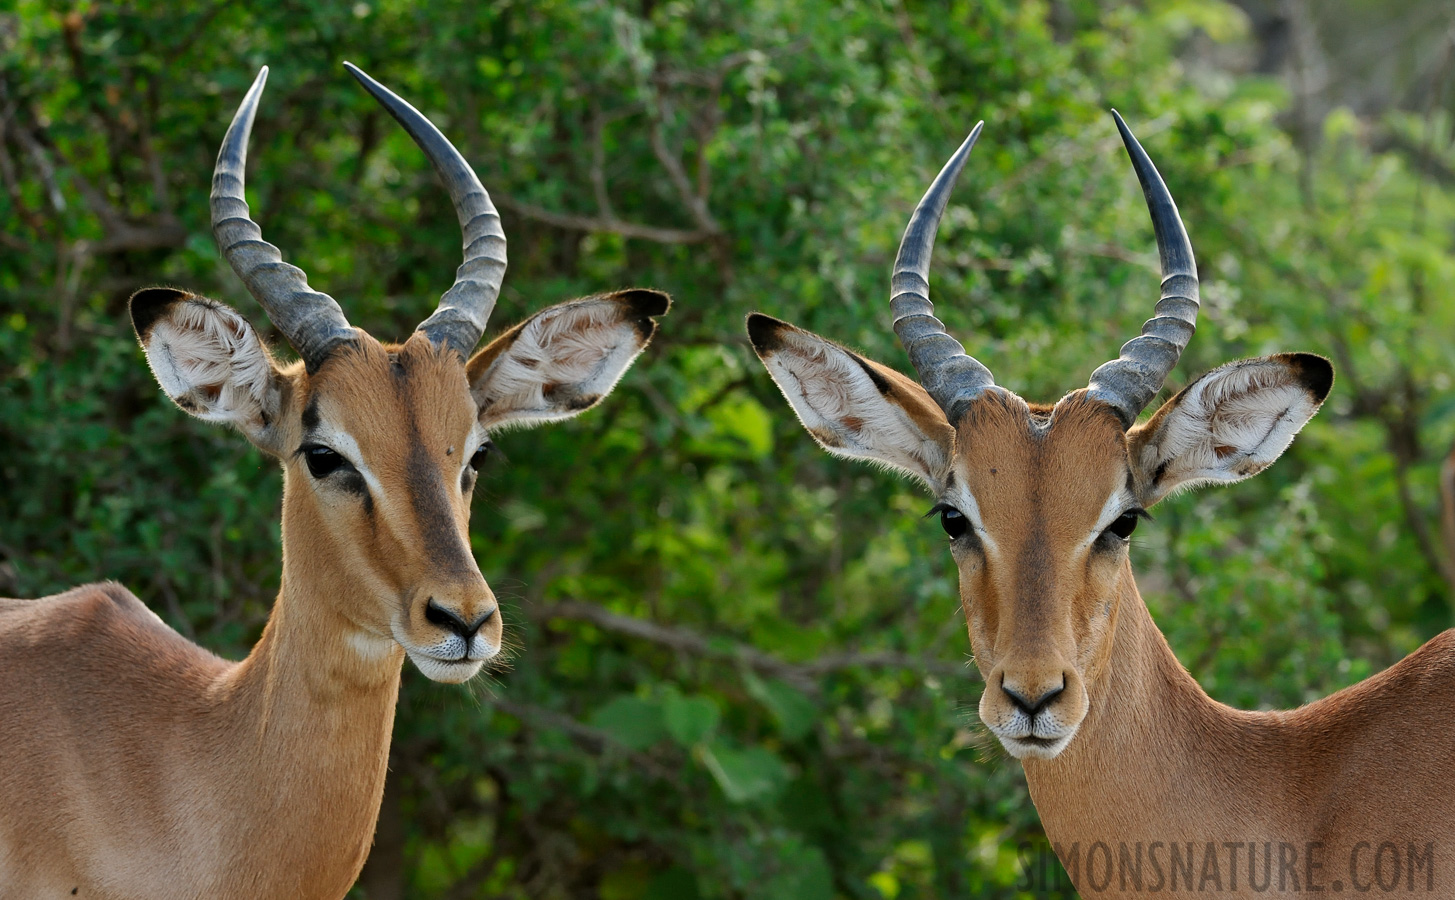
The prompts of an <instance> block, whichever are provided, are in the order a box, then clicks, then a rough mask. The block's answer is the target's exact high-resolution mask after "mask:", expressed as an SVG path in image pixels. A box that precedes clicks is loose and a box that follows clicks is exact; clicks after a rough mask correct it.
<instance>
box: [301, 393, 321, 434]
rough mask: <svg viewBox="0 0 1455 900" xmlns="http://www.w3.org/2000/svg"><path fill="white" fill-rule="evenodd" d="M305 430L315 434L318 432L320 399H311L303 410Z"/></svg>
mask: <svg viewBox="0 0 1455 900" xmlns="http://www.w3.org/2000/svg"><path fill="white" fill-rule="evenodd" d="M303 430H304V431H305V432H314V431H317V430H318V398H317V397H310V398H309V400H308V405H307V406H305V407H304V408H303Z"/></svg>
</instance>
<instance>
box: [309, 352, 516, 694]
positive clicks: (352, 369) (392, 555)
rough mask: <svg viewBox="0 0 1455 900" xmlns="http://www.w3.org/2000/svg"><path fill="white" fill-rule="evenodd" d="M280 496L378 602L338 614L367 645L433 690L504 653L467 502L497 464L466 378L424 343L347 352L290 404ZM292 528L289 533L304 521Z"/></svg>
mask: <svg viewBox="0 0 1455 900" xmlns="http://www.w3.org/2000/svg"><path fill="white" fill-rule="evenodd" d="M294 396H296V397H297V401H296V403H295V404H294V408H293V409H290V410H288V412H287V413H286V414H285V417H286V418H287V419H289V420H290V421H292V422H293V423H295V427H296V440H295V441H293V442H291V443H293V444H296V448H297V449H295V450H294V451H293V452H292V453H291V454H288V455H287V456H285V457H284V459H285V463H284V465H285V471H286V473H287V474H286V476H285V478H286V481H285V489H286V490H287V491H288V492H289V493H290V499H291V494H292V493H294V492H296V493H298V494H300V495H301V497H300V502H299V503H298V506H303V507H308V508H309V510H308V512H306V513H304V515H303V516H301V517H300V518H301V520H302V521H305V522H309V523H310V524H309V527H310V528H311V530H313V531H314V535H315V537H314V540H315V541H316V542H317V543H318V544H319V545H322V546H320V548H319V551H320V552H319V555H320V556H322V557H325V558H336V559H349V558H351V559H353V560H355V561H356V562H355V564H354V572H353V577H354V578H355V579H359V580H362V581H364V582H366V583H368V584H370V585H372V586H374V591H373V592H372V596H373V597H375V598H378V599H379V600H382V601H384V602H383V603H381V604H377V605H375V604H367V603H358V602H357V601H355V602H354V603H345V604H342V608H341V609H340V610H339V613H340V615H342V616H344V617H345V618H347V619H349V620H350V621H351V623H352V624H353V625H354V627H355V628H356V629H358V634H359V635H360V639H359V640H360V644H361V646H367V645H368V643H369V641H370V640H371V639H372V640H375V641H378V640H384V641H387V640H388V639H389V638H390V637H391V636H392V638H393V639H394V640H397V641H398V642H399V645H400V646H401V647H403V648H404V650H405V652H406V653H408V654H409V658H410V659H412V660H413V661H414V663H415V665H417V666H418V667H419V669H420V671H422V672H424V673H425V674H426V675H428V676H429V677H430V678H433V679H434V680H436V681H463V680H465V679H467V678H469V677H470V676H472V675H474V674H475V673H476V672H477V671H478V670H479V668H480V666H481V664H482V663H484V662H485V661H487V660H489V659H491V658H492V657H494V656H495V655H496V654H497V653H498V652H499V651H500V638H501V622H500V615H499V613H498V611H497V609H496V602H495V595H494V594H493V593H492V592H491V590H490V587H489V585H488V584H486V582H485V579H484V577H483V576H482V575H481V574H480V569H479V567H478V566H477V565H476V563H475V558H474V556H473V555H472V554H471V552H470V535H469V530H468V528H469V520H470V495H471V492H472V491H473V489H474V487H475V479H476V476H477V472H478V470H479V468H480V466H481V465H482V464H483V463H484V461H485V458H486V456H488V454H489V452H490V447H491V445H490V441H489V436H488V433H487V432H486V430H485V428H484V427H483V426H481V425H480V423H479V422H478V417H477V411H476V408H475V404H474V402H473V400H472V399H471V397H470V390H469V384H468V382H467V379H466V376H465V367H464V366H463V365H461V362H460V360H459V358H458V357H457V356H455V354H453V353H450V354H443V355H442V354H440V353H439V352H438V351H436V349H435V348H434V347H433V346H431V345H430V343H429V342H428V341H427V340H425V339H424V338H423V337H422V336H420V337H417V338H414V339H411V340H410V341H407V342H406V343H405V344H403V345H402V346H398V347H393V348H385V347H384V346H382V345H380V344H379V343H378V342H377V341H374V340H372V339H369V340H365V341H361V342H360V343H359V345H358V348H357V349H356V350H352V351H347V352H339V353H338V354H336V357H335V358H333V359H330V360H329V362H328V363H327V364H326V365H324V366H323V367H322V368H320V369H319V372H318V375H317V376H316V377H314V378H311V379H308V384H307V385H306V388H305V389H304V390H301V391H297V392H295V394H294ZM298 520H299V519H294V520H293V521H298Z"/></svg>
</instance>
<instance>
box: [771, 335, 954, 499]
mask: <svg viewBox="0 0 1455 900" xmlns="http://www.w3.org/2000/svg"><path fill="white" fill-rule="evenodd" d="M748 339H749V340H750V341H751V342H752V344H753V350H755V351H756V352H757V354H758V358H759V359H761V360H762V361H763V365H764V366H767V368H768V374H770V375H772V376H773V380H774V381H775V382H776V383H777V384H778V389H779V390H781V391H782V392H783V396H784V397H785V398H786V399H787V400H788V405H789V406H791V407H793V411H794V412H796V413H797V414H798V419H799V421H800V422H802V423H803V427H804V428H806V429H808V433H809V434H811V435H813V438H814V440H816V441H818V443H819V445H820V446H821V447H823V448H824V449H825V450H827V451H828V452H830V453H832V454H834V455H835V456H843V457H847V458H849V459H868V460H873V461H874V462H878V463H882V464H883V465H886V466H889V467H890V468H892V469H898V470H899V471H902V472H908V473H909V474H911V475H913V476H915V477H916V478H918V479H920V480H921V481H923V482H924V483H925V484H926V485H928V486H929V488H930V490H931V491H934V492H936V493H938V492H939V491H940V490H942V489H943V488H944V486H945V481H946V478H947V476H948V474H949V471H950V460H951V457H952V456H953V455H954V447H955V430H954V429H953V428H951V427H950V423H949V421H947V420H946V419H945V414H944V412H942V411H941V410H940V407H939V406H938V405H937V404H936V403H935V401H934V400H932V399H931V398H930V395H929V394H928V393H927V392H926V391H925V389H924V388H922V387H920V386H919V385H918V384H916V383H915V382H914V381H912V380H910V379H909V378H906V377H905V376H903V375H901V374H899V373H898V372H896V371H894V370H893V369H890V368H889V367H887V366H881V365H880V364H878V363H875V362H871V361H869V360H867V359H864V358H863V357H862V356H859V355H858V354H857V353H853V352H851V351H849V350H847V349H845V348H843V347H841V346H839V345H838V344H835V343H834V342H832V341H829V340H825V339H824V338H821V337H819V336H818V335H816V334H813V333H812V332H808V331H804V330H803V329H801V328H796V327H794V326H792V325H789V324H788V323H787V322H782V321H779V320H778V319H774V318H772V317H770V316H765V315H763V314H762V313H753V314H752V315H750V316H748Z"/></svg>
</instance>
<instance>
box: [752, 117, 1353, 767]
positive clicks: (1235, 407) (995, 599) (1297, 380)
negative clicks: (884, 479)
mask: <svg viewBox="0 0 1455 900" xmlns="http://www.w3.org/2000/svg"><path fill="white" fill-rule="evenodd" d="M1117 124H1118V126H1119V127H1120V128H1121V131H1122V136H1123V139H1124V140H1125V142H1126V145H1127V150H1128V153H1129V154H1130V155H1131V157H1132V161H1133V164H1134V166H1135V167H1136V169H1137V173H1138V176H1139V178H1140V180H1141V182H1142V186H1143V190H1144V192H1145V194H1146V197H1147V202H1148V207H1149V209H1150V210H1151V212H1152V220H1153V228H1154V231H1155V232H1156V234H1157V241H1158V246H1159V249H1160V250H1161V255H1162V261H1163V283H1162V288H1163V292H1162V299H1161V301H1159V303H1158V305H1157V311H1158V315H1157V316H1156V317H1155V318H1153V319H1152V320H1150V321H1149V322H1147V324H1146V325H1145V326H1144V327H1143V332H1142V335H1141V336H1140V337H1138V338H1136V339H1134V340H1133V341H1131V342H1129V343H1128V344H1127V345H1126V346H1124V347H1123V348H1122V356H1121V358H1119V359H1117V360H1114V361H1112V362H1110V363H1107V364H1106V365H1104V366H1102V367H1101V368H1099V369H1097V370H1096V372H1094V373H1092V376H1091V383H1090V385H1089V386H1088V387H1086V388H1083V389H1080V390H1076V391H1073V392H1072V393H1070V394H1067V395H1066V396H1065V397H1064V398H1062V399H1061V400H1060V401H1059V402H1057V403H1056V404H1055V405H1054V406H1039V405H1030V404H1027V403H1026V402H1025V401H1024V400H1022V399H1021V398H1020V397H1018V396H1016V395H1015V394H1013V393H1011V392H1010V391H1007V390H1005V389H1004V388H1002V387H999V386H997V385H996V384H995V382H994V380H993V378H992V377H991V375H990V371H989V370H988V369H986V368H985V366H983V365H981V364H980V363H979V362H978V361H976V360H974V359H972V358H970V357H968V356H966V355H965V353H964V349H963V348H962V347H961V346H960V344H959V343H958V342H956V341H955V340H954V339H953V338H951V337H950V336H949V335H948V334H946V333H945V331H944V330H943V326H942V325H941V323H940V321H939V320H938V319H936V318H934V317H933V315H932V314H931V313H932V307H931V306H930V303H929V297H928V290H929V283H928V280H927V279H928V272H929V258H930V250H931V247H932V246H933V241H934V234H935V229H936V226H937V224H938V222H939V218H940V215H941V214H942V213H943V211H944V208H945V204H946V203H947V201H948V197H949V190H950V187H951V186H952V185H953V183H954V180H955V177H956V176H957V175H958V173H959V171H960V168H961V167H962V166H963V164H964V161H965V159H966V157H967V156H968V154H969V152H970V149H971V147H973V146H974V143H975V140H976V138H977V137H978V136H979V133H980V126H976V128H975V130H974V131H973V132H972V133H971V135H970V137H969V138H968V139H967V140H966V142H965V143H964V144H963V145H962V146H961V148H960V150H959V151H958V152H957V153H956V154H955V156H953V157H952V158H951V159H950V162H949V163H947V164H946V166H945V168H944V170H942V171H941V173H940V175H939V177H938V178H936V180H935V183H934V184H933V185H932V186H931V187H930V190H929V191H928V192H927V193H926V194H925V197H924V200H922V201H921V203H920V206H919V208H917V209H916V210H915V213H914V217H913V218H912V219H911V220H910V225H909V228H908V229H907V230H906V232H905V237H904V242H903V244H902V245H901V247H900V252H899V258H898V259H897V260H896V261H895V272H894V278H893V281H892V291H893V298H892V300H891V306H892V308H893V310H894V313H895V323H894V327H895V331H896V332H897V334H898V335H899V338H900V340H901V342H902V343H903V344H904V345H905V347H906V349H907V350H908V351H909V355H910V360H911V362H912V363H913V364H914V366H915V369H916V370H917V372H918V373H919V375H920V379H921V382H922V384H917V383H915V382H914V381H912V380H910V379H909V378H906V377H905V376H903V375H900V374H899V373H897V372H895V371H893V370H891V369H889V368H887V367H885V366H882V365H880V364H879V363H875V362H871V361H870V360H867V359H864V358H863V357H861V356H859V355H857V354H855V353H854V352H853V351H851V350H848V349H846V348H844V347H842V346H839V345H838V344H834V343H833V342H831V341H828V340H825V339H824V338H821V337H819V336H817V335H815V334H812V333H810V332H807V331H803V330H802V329H799V328H795V327H794V326H792V325H789V324H788V323H786V322H781V321H779V320H777V319H771V318H769V317H767V316H764V315H760V314H757V313H754V314H753V315H751V316H749V317H748V336H749V339H750V340H751V342H752V344H753V348H754V350H756V351H757V353H758V356H759V358H760V359H762V361H763V363H764V365H765V366H766V367H767V368H768V371H769V373H770V374H771V375H772V376H773V380H774V381H775V382H777V384H778V387H779V389H780V390H782V392H783V395H784V397H785V398H786V399H787V400H788V402H789V404H790V405H791V406H792V407H793V409H794V411H795V412H796V413H797V414H798V417H799V419H800V421H802V423H803V425H804V427H805V428H806V429H807V430H808V432H809V433H810V434H812V435H813V436H814V438H815V439H816V440H817V441H818V442H819V444H821V445H822V446H823V447H824V449H826V450H828V451H829V452H830V453H833V454H835V455H838V456H844V457H850V458H858V459H871V460H875V461H877V462H879V463H882V464H885V465H888V466H890V467H891V468H894V469H898V470H900V471H903V472H906V473H908V474H911V475H913V476H915V477H916V478H918V479H919V480H920V481H922V482H923V483H924V484H925V485H926V486H927V487H928V488H929V490H930V492H931V494H932V495H933V496H934V497H935V505H934V507H933V510H932V512H934V513H937V514H938V515H939V517H940V522H941V525H942V526H943V527H944V530H945V532H946V534H947V535H948V536H949V538H950V552H951V554H952V556H953V557H954V559H955V564H956V566H957V567H958V568H959V572H960V599H961V605H962V607H963V608H964V612H965V618H966V622H967V625H968V628H969V634H970V643H971V647H972V649H973V650H974V652H975V661H976V665H977V666H978V667H979V669H980V672H981V674H982V675H983V676H984V677H985V691H984V693H983V694H982V696H981V700H980V709H979V712H980V717H981V720H982V721H983V722H984V723H985V724H986V726H987V727H989V728H990V730H991V731H992V732H993V733H994V734H995V736H996V737H997V738H998V739H999V740H1000V742H1001V744H1002V745H1003V746H1004V747H1005V748H1006V750H1007V751H1009V752H1010V753H1011V754H1012V755H1013V756H1016V757H1019V758H1041V759H1051V758H1054V757H1056V756H1057V755H1059V754H1060V753H1061V752H1062V751H1063V750H1064V749H1065V748H1066V747H1067V745H1068V744H1070V742H1071V741H1072V739H1073V738H1074V737H1075V736H1076V734H1077V732H1078V730H1079V729H1080V728H1081V727H1082V726H1083V724H1084V723H1085V722H1086V721H1087V720H1088V714H1089V713H1090V712H1091V710H1093V709H1095V708H1097V707H1098V706H1099V705H1100V704H1102V703H1104V702H1105V700H1106V699H1107V698H1108V696H1109V694H1110V693H1111V691H1112V690H1113V689H1114V687H1113V686H1112V685H1109V684H1107V683H1106V680H1105V679H1104V678H1103V677H1102V676H1103V673H1104V672H1105V671H1106V670H1107V664H1108V661H1109V660H1110V658H1111V657H1112V655H1113V653H1115V652H1116V650H1117V648H1116V646H1115V643H1116V635H1117V628H1116V625H1117V616H1118V613H1119V611H1120V609H1121V606H1122V602H1123V600H1124V599H1125V598H1127V597H1135V596H1136V585H1135V582H1134V580H1133V577H1132V570H1131V564H1130V562H1129V560H1128V557H1127V548H1128V542H1129V538H1130V537H1131V535H1132V532H1133V531H1134V530H1135V529H1136V527H1137V523H1138V521H1139V520H1140V519H1142V518H1146V517H1148V514H1147V512H1146V511H1147V509H1148V508H1150V507H1151V506H1152V505H1153V504H1155V503H1156V502H1158V501H1159V500H1161V499H1162V498H1163V497H1165V496H1166V495H1167V494H1168V493H1169V492H1171V491H1173V490H1176V489H1178V488H1181V487H1189V486H1193V485H1197V484H1203V483H1209V482H1222V483H1229V482H1234V481H1240V480H1242V479H1244V478H1247V477H1249V476H1251V475H1254V474H1256V473H1258V472H1260V471H1262V470H1263V469H1265V468H1267V466H1268V465H1270V464H1271V463H1272V462H1273V460H1275V459H1277V458H1278V456H1279V455H1280V454H1281V453H1282V452H1283V451H1284V450H1285V449H1286V448H1287V447H1288V445H1289V443H1291V442H1292V440H1293V438H1294V435H1296V434H1297V433H1298V431H1299V429H1300V428H1302V427H1303V425H1304V423H1305V422H1307V421H1308V419H1309V418H1310V417H1312V416H1313V414H1314V413H1315V412H1317V411H1318V408H1319V405H1320V404H1321V403H1322V402H1323V400H1324V398H1325V397H1326V396H1327V395H1328V392H1329V389H1330V387H1331V386H1332V383H1333V369H1332V367H1331V366H1330V365H1329V362H1328V360H1326V359H1324V358H1322V357H1319V356H1313V355H1311V354H1279V355H1276V356H1269V357H1263V358H1260V359H1252V360H1243V361H1240V362H1235V363H1229V364H1228V365H1225V366H1222V367H1220V368H1218V369H1215V370H1213V371H1212V372H1209V373H1208V374H1206V375H1204V376H1203V377H1202V378H1200V379H1198V380H1197V381H1195V382H1193V383H1192V384H1191V385H1189V386H1188V387H1187V388H1186V389H1185V390H1183V391H1182V392H1181V393H1179V394H1178V395H1177V396H1176V397H1174V398H1172V399H1171V400H1169V401H1168V402H1167V403H1166V404H1165V405H1164V406H1163V407H1162V408H1161V409H1160V410H1158V412H1157V413H1156V414H1155V415H1154V416H1152V418H1151V419H1149V420H1148V421H1147V422H1146V423H1145V424H1142V425H1135V426H1134V423H1135V422H1136V419H1137V416H1138V414H1139V413H1140V412H1141V411H1142V409H1143V408H1144V407H1145V406H1146V405H1147V402H1148V401H1149V400H1151V398H1152V396H1153V395H1154V394H1155V393H1156V392H1157V390H1158V389H1159V388H1160V387H1161V383H1162V381H1163V379H1164V378H1165V377H1166V375H1167V372H1168V371H1169V370H1170V369H1171V368H1172V366H1173V365H1174V364H1175V363H1176V361H1177V356H1178V355H1179V354H1180V353H1181V350H1182V348H1183V347H1184V346H1185V345H1186V343H1187V339H1188V338H1189V337H1191V334H1192V323H1193V320H1194V318H1195V316H1196V311H1197V279H1196V267H1195V264H1194V262H1193V258H1192V248H1191V245H1190V244H1189V243H1188V241H1187V235H1186V233H1185V231H1183V228H1182V223H1181V220H1180V218H1179V217H1178V215H1177V209H1176V206H1175V205H1174V204H1173V203H1172V199H1171V196H1170V195H1169V194H1168V193H1167V189H1166V186H1165V185H1163V183H1162V179H1161V176H1159V175H1158V174H1157V171H1156V169H1155V168H1154V167H1153V166H1152V163H1151V161H1150V160H1148V159H1147V157H1146V154H1145V153H1144V152H1143V151H1142V148H1141V146H1140V145H1138V144H1137V143H1136V139H1135V138H1133V137H1132V136H1131V132H1130V131H1128V130H1127V129H1126V127H1125V124H1124V123H1122V121H1121V118H1120V117H1118V118H1117Z"/></svg>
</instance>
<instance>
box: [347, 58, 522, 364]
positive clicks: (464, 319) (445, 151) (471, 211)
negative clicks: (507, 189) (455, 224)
mask: <svg viewBox="0 0 1455 900" xmlns="http://www.w3.org/2000/svg"><path fill="white" fill-rule="evenodd" d="M344 68H346V69H348V70H349V74H351V75H353V76H354V77H355V78H357V79H358V80H359V83H360V84H362V85H363V86H364V89H365V90H367V91H368V92H369V93H370V94H372V95H373V96H374V99H375V100H378V101H379V103H380V104H381V105H382V106H383V107H384V108H385V109H387V110H389V114H390V115H392V116H393V117H394V119H395V121H397V122H398V123H399V124H400V125H402V126H404V130H405V131H407V132H409V136H410V137H412V138H414V142H415V143H416V144H418V145H419V149H421V150H423V151H424V155H425V156H427V157H428V158H429V161H430V162H431V163H433V164H434V168H435V171H436V172H438V173H439V176H440V180H442V181H443V182H444V183H445V190H447V191H448V192H449V195H450V200H451V202H453V203H454V205H455V215H456V216H458V217H459V220H460V229H461V230H462V231H463V232H464V247H465V261H464V262H463V263H461V264H460V267H459V269H457V270H456V271H455V283H454V285H452V286H451V287H450V289H449V290H448V291H445V293H444V295H443V296H442V297H440V305H439V308H437V309H436V310H435V311H434V313H433V314H431V315H430V317H429V318H428V319H425V320H424V321H423V322H421V323H420V325H419V329H418V330H419V331H423V332H424V333H425V335H426V336H427V337H429V339H430V341H431V342H433V343H434V344H435V345H436V346H443V345H448V346H450V347H452V348H454V349H455V350H457V351H459V353H460V355H462V356H467V357H468V356H469V355H470V351H471V350H472V349H474V347H475V344H476V343H477V342H478V341H479V340H480V335H481V334H483V333H484V332H485V323H486V322H488V321H489V319H490V312H491V311H492V310H493V309H495V298H496V297H498V296H499V295H500V284H501V282H502V281H503V280H504V278H505V229H504V228H502V227H501V225H500V214H499V213H498V212H496V211H495V204H493V203H491V202H490V195H489V194H487V193H486V192H485V188H484V186H483V185H481V184H480V179H479V178H477V177H476V176H475V171H474V170H473V169H471V168H470V164H469V163H467V162H465V158H464V157H463V156H461V155H460V151H458V150H456V149H455V146H454V145H453V144H451V143H450V142H449V141H448V140H447V139H446V138H445V136H444V135H443V134H440V130H439V129H438V128H436V127H435V126H434V124H433V123H432V122H430V120H429V119H427V118H425V117H424V114H423V113H421V112H420V111H419V110H417V109H415V108H414V107H413V106H410V105H409V104H408V103H407V102H405V101H404V100H403V99H401V98H400V97H399V95H398V94H395V93H394V92H393V91H391V90H389V89H388V88H386V87H384V85H382V84H380V83H379V82H377V81H375V80H374V79H372V78H370V77H369V76H368V75H367V74H365V73H364V71H363V70H362V69H360V68H359V67H358V66H356V65H354V64H353V63H347V62H346V63H344Z"/></svg>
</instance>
